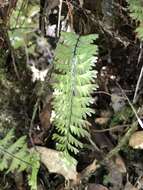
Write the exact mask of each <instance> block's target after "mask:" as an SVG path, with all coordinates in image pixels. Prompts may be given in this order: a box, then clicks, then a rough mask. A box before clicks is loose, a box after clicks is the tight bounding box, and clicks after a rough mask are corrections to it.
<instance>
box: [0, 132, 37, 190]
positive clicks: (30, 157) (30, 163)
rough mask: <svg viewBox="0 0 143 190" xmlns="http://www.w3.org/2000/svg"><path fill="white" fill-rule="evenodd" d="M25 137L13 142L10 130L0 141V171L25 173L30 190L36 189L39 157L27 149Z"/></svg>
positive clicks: (13, 138) (12, 134) (12, 133)
mask: <svg viewBox="0 0 143 190" xmlns="http://www.w3.org/2000/svg"><path fill="white" fill-rule="evenodd" d="M25 138H26V137H25V136H23V137H20V138H19V139H18V140H17V141H15V137H14V131H13V130H10V131H9V132H8V133H7V135H6V136H5V137H4V138H3V139H1V140H0V171H4V170H7V173H8V172H14V171H18V172H22V171H27V173H28V183H29V185H30V186H31V190H36V189H37V174H38V170H39V166H40V163H39V155H38V154H37V153H35V152H30V151H29V150H28V148H27V144H26V141H25Z"/></svg>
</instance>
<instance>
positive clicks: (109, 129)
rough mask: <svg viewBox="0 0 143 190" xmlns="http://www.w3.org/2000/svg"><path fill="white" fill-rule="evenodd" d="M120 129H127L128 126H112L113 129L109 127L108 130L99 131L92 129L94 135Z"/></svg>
mask: <svg viewBox="0 0 143 190" xmlns="http://www.w3.org/2000/svg"><path fill="white" fill-rule="evenodd" d="M121 127H123V128H124V127H129V125H117V126H114V127H111V128H108V129H99V130H96V129H93V131H94V132H96V133H103V132H108V131H112V130H115V129H119V128H121Z"/></svg>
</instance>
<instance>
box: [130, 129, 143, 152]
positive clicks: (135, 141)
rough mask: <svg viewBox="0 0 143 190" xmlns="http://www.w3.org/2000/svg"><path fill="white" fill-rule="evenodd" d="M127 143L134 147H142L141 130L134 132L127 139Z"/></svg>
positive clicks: (142, 133)
mask: <svg viewBox="0 0 143 190" xmlns="http://www.w3.org/2000/svg"><path fill="white" fill-rule="evenodd" d="M129 145H130V146H131V147H132V148H134V149H143V131H137V132H135V133H134V134H133V135H132V136H131V138H130V140H129Z"/></svg>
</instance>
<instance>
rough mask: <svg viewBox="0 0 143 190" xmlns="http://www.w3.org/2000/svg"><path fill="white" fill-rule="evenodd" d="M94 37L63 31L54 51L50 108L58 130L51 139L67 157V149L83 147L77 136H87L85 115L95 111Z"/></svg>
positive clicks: (77, 149)
mask: <svg viewBox="0 0 143 190" xmlns="http://www.w3.org/2000/svg"><path fill="white" fill-rule="evenodd" d="M96 38H97V35H87V36H78V35H76V34H74V33H67V32H62V34H61V39H62V40H63V41H62V42H59V43H58V46H57V49H56V52H55V55H56V56H55V61H54V68H55V71H56V72H55V73H54V75H53V80H54V81H55V83H54V85H53V88H54V101H53V108H54V111H55V118H54V124H55V126H56V130H57V133H56V134H54V135H53V139H54V140H56V142H57V148H58V150H61V151H63V152H64V153H65V155H66V156H70V153H69V152H73V153H74V154H77V153H78V151H79V148H83V144H82V142H81V141H80V138H82V137H89V133H88V130H87V126H88V125H89V122H88V121H87V116H91V114H92V113H94V110H93V109H92V108H90V104H92V103H93V102H94V99H93V98H92V96H91V93H92V92H93V91H94V90H96V89H97V84H96V83H95V78H96V75H97V72H96V71H95V70H93V66H95V62H96V59H97V57H96V55H97V46H96V45H95V44H92V43H93V40H96Z"/></svg>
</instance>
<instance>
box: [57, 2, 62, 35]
mask: <svg viewBox="0 0 143 190" xmlns="http://www.w3.org/2000/svg"><path fill="white" fill-rule="evenodd" d="M62 3H63V0H60V4H59V15H58V27H57V37H59V36H60V23H61V13H62Z"/></svg>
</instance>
